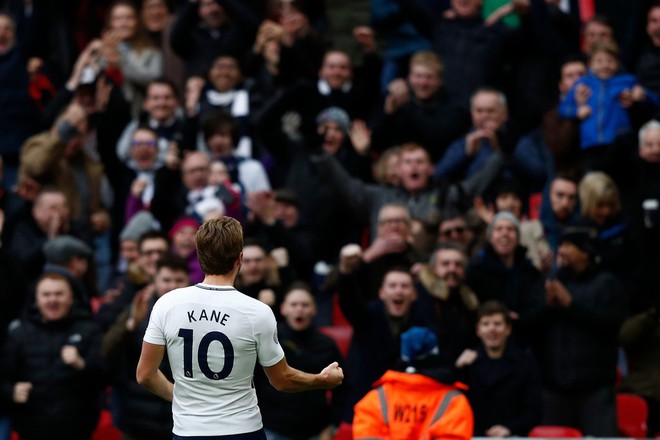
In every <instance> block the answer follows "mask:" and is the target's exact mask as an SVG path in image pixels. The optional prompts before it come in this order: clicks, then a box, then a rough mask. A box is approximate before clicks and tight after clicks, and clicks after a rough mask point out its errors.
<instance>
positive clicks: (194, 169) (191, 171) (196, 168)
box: [183, 167, 209, 174]
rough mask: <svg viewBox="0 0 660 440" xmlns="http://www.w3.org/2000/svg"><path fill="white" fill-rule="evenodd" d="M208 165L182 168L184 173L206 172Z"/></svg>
mask: <svg viewBox="0 0 660 440" xmlns="http://www.w3.org/2000/svg"><path fill="white" fill-rule="evenodd" d="M208 171H209V167H193V168H188V169H185V170H183V173H184V174H193V173H207V172H208Z"/></svg>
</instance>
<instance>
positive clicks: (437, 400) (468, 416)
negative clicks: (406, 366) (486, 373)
mask: <svg viewBox="0 0 660 440" xmlns="http://www.w3.org/2000/svg"><path fill="white" fill-rule="evenodd" d="M375 386H376V388H375V389H373V390H371V391H370V392H369V393H368V394H367V395H366V396H365V397H364V398H363V399H362V400H360V401H359V402H358V403H357V405H355V416H354V418H353V437H354V438H355V440H359V439H365V440H366V439H370V440H371V439H383V440H432V439H443V440H447V439H449V440H469V439H471V438H472V431H473V425H474V417H473V415H472V409H471V408H470V404H469V403H468V400H467V398H466V397H465V396H464V395H463V394H462V393H461V392H460V391H459V390H458V389H457V388H456V387H454V386H451V385H447V384H443V383H441V382H438V381H436V380H434V379H432V378H430V377H428V376H424V375H421V374H410V373H400V372H397V371H392V370H389V371H387V372H386V373H385V374H384V375H383V377H381V378H380V379H379V380H378V381H377V382H376V383H375Z"/></svg>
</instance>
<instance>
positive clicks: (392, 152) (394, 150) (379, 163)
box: [372, 146, 401, 183]
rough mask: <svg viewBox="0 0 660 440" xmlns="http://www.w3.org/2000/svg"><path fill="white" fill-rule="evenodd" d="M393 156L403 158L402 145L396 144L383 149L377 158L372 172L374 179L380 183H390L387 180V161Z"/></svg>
mask: <svg viewBox="0 0 660 440" xmlns="http://www.w3.org/2000/svg"><path fill="white" fill-rule="evenodd" d="M391 157H397V158H398V160H400V159H401V147H399V146H394V147H390V148H388V149H387V150H385V151H383V152H382V153H381V155H380V156H379V157H378V159H376V161H375V162H374V164H373V166H372V174H373V177H374V180H375V181H376V182H378V183H388V182H387V162H388V161H389V160H390V158H391Z"/></svg>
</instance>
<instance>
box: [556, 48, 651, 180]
mask: <svg viewBox="0 0 660 440" xmlns="http://www.w3.org/2000/svg"><path fill="white" fill-rule="evenodd" d="M643 102H647V103H649V104H651V105H654V106H657V105H658V104H659V103H660V101H658V97H657V96H655V95H654V94H653V93H651V92H650V91H648V90H646V89H645V88H644V87H642V86H641V85H640V84H639V82H638V81H637V78H636V77H635V76H633V75H630V74H627V73H621V72H620V61H619V48H618V47H617V46H616V44H615V43H612V42H609V41H603V42H598V43H595V44H594V45H593V46H592V48H591V55H590V57H589V71H588V72H587V74H586V75H585V76H583V77H581V78H580V79H579V80H577V81H576V82H575V84H574V85H573V88H572V89H571V90H570V92H569V93H568V95H567V96H566V97H564V99H563V100H562V102H561V103H560V107H559V114H560V115H561V116H562V117H564V118H577V119H579V120H580V121H581V124H580V147H581V148H582V151H583V152H585V153H586V154H585V156H586V168H587V169H594V168H599V166H598V165H599V163H600V161H601V160H602V156H603V153H604V152H605V151H607V148H606V147H607V146H609V145H611V144H612V143H613V142H614V141H615V140H616V138H617V137H619V136H621V135H623V134H626V133H629V132H630V131H631V124H630V118H629V116H628V112H627V109H628V108H630V107H631V106H632V105H633V104H635V103H643Z"/></svg>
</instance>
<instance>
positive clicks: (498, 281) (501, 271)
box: [466, 244, 541, 314]
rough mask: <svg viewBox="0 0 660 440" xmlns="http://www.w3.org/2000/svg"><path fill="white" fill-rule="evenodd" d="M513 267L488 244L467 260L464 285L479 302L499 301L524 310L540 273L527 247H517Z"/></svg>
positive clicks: (515, 308)
mask: <svg viewBox="0 0 660 440" xmlns="http://www.w3.org/2000/svg"><path fill="white" fill-rule="evenodd" d="M515 252H516V255H515V259H514V263H513V266H512V267H510V268H508V267H506V266H505V265H504V263H502V261H501V260H500V258H499V257H498V256H497V254H496V253H495V250H494V249H493V247H492V246H491V245H490V244H487V245H486V247H485V248H484V249H483V250H482V251H481V252H479V254H478V255H477V257H476V259H475V260H474V261H472V262H471V263H470V265H469V266H468V271H467V278H466V284H467V285H468V286H470V288H471V289H472V290H474V293H476V294H477V297H478V298H479V301H481V302H482V303H483V302H486V301H488V300H491V299H496V300H499V301H502V302H503V303H504V304H506V305H507V307H509V309H511V310H512V311H514V312H517V313H519V314H521V313H523V312H524V311H525V309H526V307H527V302H528V299H527V298H528V297H529V292H531V290H532V288H534V287H535V286H536V285H537V283H539V282H540V280H541V274H540V273H539V271H538V270H537V269H536V268H535V267H534V266H533V265H532V263H531V262H530V261H529V260H528V259H527V257H526V253H527V249H526V248H524V247H522V246H519V247H518V248H517V249H516V251H515Z"/></svg>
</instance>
